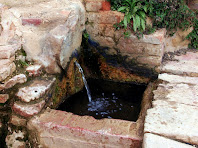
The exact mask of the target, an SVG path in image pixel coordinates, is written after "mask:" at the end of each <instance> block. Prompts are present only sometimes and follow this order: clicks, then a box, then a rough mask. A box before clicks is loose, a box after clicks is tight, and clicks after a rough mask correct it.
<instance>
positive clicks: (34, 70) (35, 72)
mask: <svg viewBox="0 0 198 148" xmlns="http://www.w3.org/2000/svg"><path fill="white" fill-rule="evenodd" d="M41 69H42V66H41V65H30V66H28V67H27V68H26V71H27V72H28V73H29V76H30V77H31V76H39V75H40V74H41V72H42V71H41Z"/></svg>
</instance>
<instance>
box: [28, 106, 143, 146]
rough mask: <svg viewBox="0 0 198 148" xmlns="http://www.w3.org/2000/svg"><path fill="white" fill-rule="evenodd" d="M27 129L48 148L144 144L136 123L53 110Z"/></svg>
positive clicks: (32, 122) (35, 120)
mask: <svg viewBox="0 0 198 148" xmlns="http://www.w3.org/2000/svg"><path fill="white" fill-rule="evenodd" d="M28 129H29V130H30V131H31V133H32V132H33V134H36V135H37V138H38V139H39V141H40V144H41V146H45V147H48V148H55V147H58V148H66V147H68V148H69V147H81V148H98V147H108V148H120V147H123V146H124V147H133V148H139V147H141V141H142V138H141V137H140V136H137V133H138V131H137V130H136V123H135V122H129V121H123V120H116V119H102V120H96V119H94V118H93V117H90V116H78V115H74V114H72V113H68V112H63V111H58V110H52V109H47V110H46V111H45V112H44V113H43V114H41V115H40V116H38V117H34V118H32V119H31V120H30V121H29V122H28Z"/></svg>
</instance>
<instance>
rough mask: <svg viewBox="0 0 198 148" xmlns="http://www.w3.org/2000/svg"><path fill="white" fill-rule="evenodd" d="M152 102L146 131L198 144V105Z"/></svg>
mask: <svg viewBox="0 0 198 148" xmlns="http://www.w3.org/2000/svg"><path fill="white" fill-rule="evenodd" d="M152 104H153V108H151V109H149V110H147V116H146V119H145V124H144V132H145V133H153V134H157V135H160V136H165V137H168V138H171V139H176V140H179V141H183V142H185V143H190V144H195V145H198V124H197V123H198V116H197V115H198V107H196V106H189V105H185V104H180V103H176V102H169V101H162V100H157V101H153V103H152Z"/></svg>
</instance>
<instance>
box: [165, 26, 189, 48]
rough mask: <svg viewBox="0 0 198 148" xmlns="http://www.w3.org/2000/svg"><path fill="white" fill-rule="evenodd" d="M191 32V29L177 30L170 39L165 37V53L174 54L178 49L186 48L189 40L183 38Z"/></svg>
mask: <svg viewBox="0 0 198 148" xmlns="http://www.w3.org/2000/svg"><path fill="white" fill-rule="evenodd" d="M192 30H193V27H190V28H188V29H187V30H181V29H178V30H177V32H176V33H175V34H174V35H173V36H172V37H167V38H166V42H165V52H175V51H178V50H179V49H184V48H188V44H189V43H190V40H187V39H186V38H185V37H186V36H187V35H188V34H189V33H190V32H191V31H192Z"/></svg>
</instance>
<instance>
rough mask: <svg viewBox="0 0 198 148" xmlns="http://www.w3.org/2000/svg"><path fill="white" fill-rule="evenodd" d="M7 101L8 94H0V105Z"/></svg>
mask: <svg viewBox="0 0 198 148" xmlns="http://www.w3.org/2000/svg"><path fill="white" fill-rule="evenodd" d="M8 99H9V95H8V94H0V103H6V101H7V100H8Z"/></svg>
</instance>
